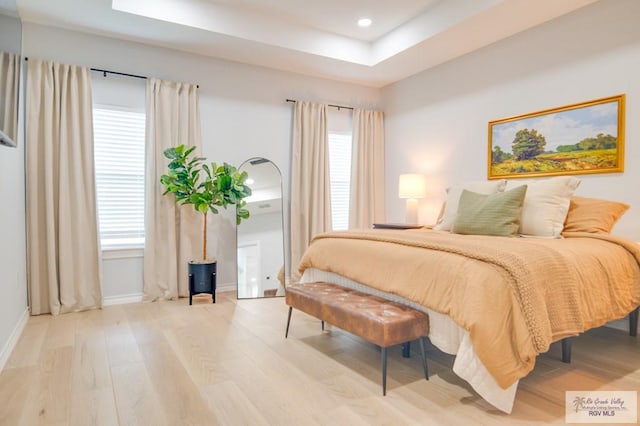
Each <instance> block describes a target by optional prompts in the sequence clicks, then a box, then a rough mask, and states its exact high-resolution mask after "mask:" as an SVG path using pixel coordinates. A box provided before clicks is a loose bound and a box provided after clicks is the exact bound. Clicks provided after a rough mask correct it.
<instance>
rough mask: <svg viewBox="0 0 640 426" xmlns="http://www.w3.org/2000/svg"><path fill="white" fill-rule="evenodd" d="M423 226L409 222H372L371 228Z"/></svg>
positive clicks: (414, 227) (416, 227) (411, 227)
mask: <svg viewBox="0 0 640 426" xmlns="http://www.w3.org/2000/svg"><path fill="white" fill-rule="evenodd" d="M420 228H424V225H417V224H409V223H374V224H373V229H420Z"/></svg>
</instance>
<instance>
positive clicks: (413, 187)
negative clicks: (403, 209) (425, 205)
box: [398, 173, 427, 198]
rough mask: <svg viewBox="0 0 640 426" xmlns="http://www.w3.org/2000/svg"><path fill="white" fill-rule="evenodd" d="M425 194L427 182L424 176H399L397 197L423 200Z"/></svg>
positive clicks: (413, 174)
mask: <svg viewBox="0 0 640 426" xmlns="http://www.w3.org/2000/svg"><path fill="white" fill-rule="evenodd" d="M426 193H427V180H426V179H425V177H424V175H419V174H415V173H409V174H404V175H400V180H399V183H398V197H400V198H423V197H424V196H425V195H426Z"/></svg>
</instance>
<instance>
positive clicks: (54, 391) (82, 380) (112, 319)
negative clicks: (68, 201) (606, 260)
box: [0, 293, 640, 426]
mask: <svg viewBox="0 0 640 426" xmlns="http://www.w3.org/2000/svg"><path fill="white" fill-rule="evenodd" d="M286 316H287V308H286V306H285V304H284V300H283V299H282V298H275V299H265V300H243V301H236V300H235V294H234V293H221V294H219V297H218V303H216V304H215V305H213V304H211V302H210V298H209V297H202V298H196V300H194V305H193V306H189V305H188V303H187V301H186V300H185V299H183V300H180V301H175V302H160V303H149V304H132V305H121V306H112V307H107V308H105V309H103V310H97V311H90V312H83V313H76V314H67V315H61V316H59V317H56V318H53V317H50V316H40V317H31V318H30V319H29V321H28V323H27V325H26V328H25V331H24V333H23V335H22V337H21V338H20V341H19V342H18V345H17V347H16V348H15V350H14V352H13V354H12V356H11V358H10V360H9V361H8V363H7V366H6V367H5V370H4V371H3V372H2V374H0V424H2V425H40V424H46V425H67V424H72V425H94V424H96V425H97V424H104V425H138V424H140V425H154V426H155V425H215V424H228V425H313V424H331V425H372V424H390V425H402V424H420V425H429V424H434V425H456V424H460V425H473V424H485V425H493V424H508V425H514V424H522V425H531V424H549V423H557V424H563V423H564V392H565V391H566V390H604V389H612V390H613V389H615V390H638V389H640V339H638V338H633V337H629V336H628V335H627V334H626V333H625V332H623V331H619V330H613V329H604V328H601V329H596V330H592V331H590V332H588V333H586V334H585V335H583V336H581V337H579V338H577V339H576V340H575V342H574V349H573V362H572V363H571V364H563V363H561V362H560V360H559V357H560V349H559V348H558V347H556V346H555V345H554V346H553V347H552V349H551V351H550V352H549V353H548V354H545V355H542V356H541V357H539V359H538V362H537V365H536V368H535V370H534V371H533V372H532V373H531V374H530V375H529V376H528V377H527V378H525V379H524V380H522V381H521V383H520V388H519V390H518V394H517V397H516V403H515V407H514V410H513V413H512V414H511V415H505V414H502V413H500V412H498V411H497V410H495V409H493V408H492V407H491V406H490V405H489V404H488V403H486V402H484V401H483V400H482V399H481V398H480V397H479V396H478V395H477V394H476V393H475V392H474V391H473V390H472V389H471V388H470V387H469V386H468V385H467V384H466V383H465V382H464V381H462V380H461V379H459V378H458V377H457V376H456V375H455V374H454V373H453V372H452V371H451V365H452V362H453V358H452V357H451V356H449V355H445V354H443V353H441V352H440V351H438V350H437V349H435V348H433V347H430V348H429V349H428V356H429V371H430V380H429V381H426V380H424V378H423V376H422V374H423V373H422V369H421V366H420V357H419V355H418V354H417V353H413V354H412V357H411V358H410V359H404V358H402V357H401V354H400V349H399V348H398V349H394V350H392V351H390V354H389V368H388V383H387V396H386V397H383V396H382V395H381V388H380V351H379V349H378V348H376V347H375V346H373V345H370V344H369V343H366V342H364V341H362V340H360V339H358V338H356V337H354V336H352V335H349V334H347V333H345V332H342V331H340V330H337V329H335V328H334V329H329V330H328V331H327V332H324V333H322V332H321V331H320V323H319V321H317V320H315V319H313V318H311V317H309V316H307V315H305V314H303V313H301V312H295V311H294V314H293V318H292V324H291V329H290V333H289V338H288V339H286V340H285V339H284V326H285V322H286ZM416 346H417V345H416Z"/></svg>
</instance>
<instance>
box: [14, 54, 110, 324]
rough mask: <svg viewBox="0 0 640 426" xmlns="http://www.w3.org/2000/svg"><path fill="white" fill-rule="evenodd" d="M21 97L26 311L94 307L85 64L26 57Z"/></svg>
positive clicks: (95, 252) (96, 270)
mask: <svg viewBox="0 0 640 426" xmlns="http://www.w3.org/2000/svg"><path fill="white" fill-rule="evenodd" d="M26 102H27V104H26V107H27V113H26V124H27V129H26V157H27V159H26V161H27V168H26V169H27V170H26V174H27V251H28V264H29V266H28V268H29V298H30V303H29V305H30V308H31V313H32V314H33V315H38V314H44V313H49V312H50V313H52V314H53V315H57V314H60V313H65V312H72V311H81V310H85V309H92V308H99V307H100V306H101V304H102V292H101V282H100V279H101V273H100V262H101V260H100V247H99V241H98V219H97V212H96V194H95V178H94V166H93V123H92V98H91V76H90V71H89V69H88V68H83V67H77V66H70V65H62V64H56V63H53V62H49V61H40V60H37V59H31V60H29V65H28V68H27V99H26Z"/></svg>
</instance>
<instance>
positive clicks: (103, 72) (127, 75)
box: [24, 57, 200, 89]
mask: <svg viewBox="0 0 640 426" xmlns="http://www.w3.org/2000/svg"><path fill="white" fill-rule="evenodd" d="M24 60H25V61H28V60H29V58H27V57H25V58H24ZM89 69H90V70H91V71H95V72H101V73H102V75H103V76H104V77H106V76H107V74H114V75H121V76H123V77H131V78H141V79H143V80H147V79H148V77H147V76H144V75H136V74H128V73H126V72H119V71H110V70H104V69H102V68H89ZM196 87H197V88H198V89H199V88H200V85H199V84H198V85H196Z"/></svg>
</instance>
